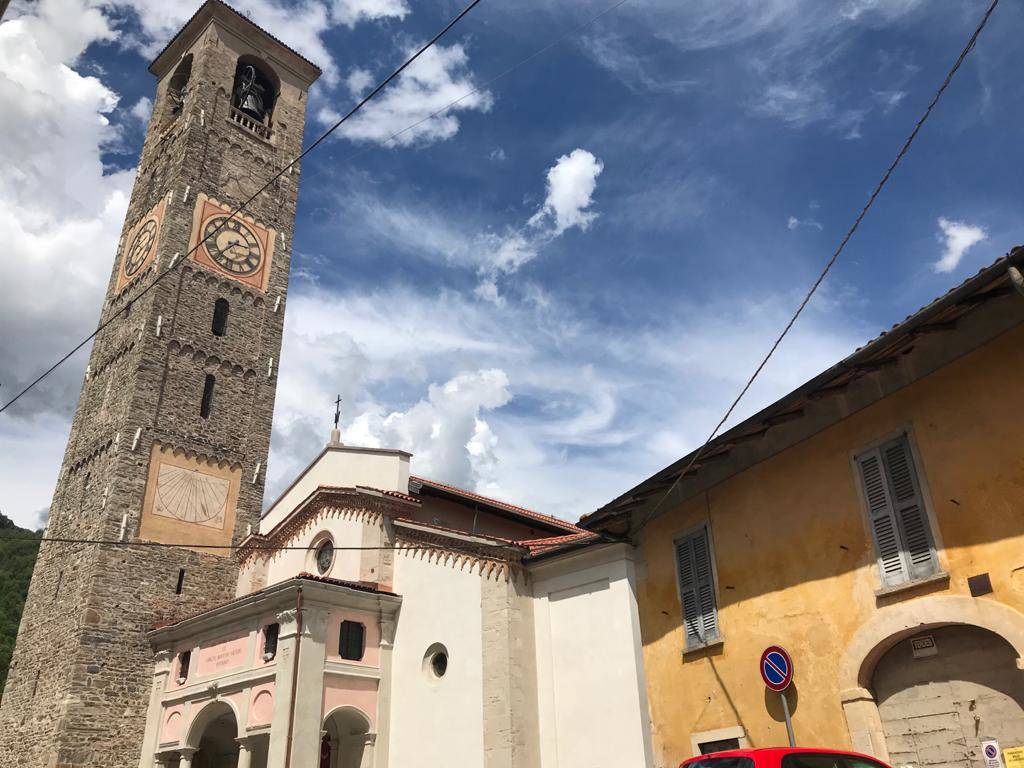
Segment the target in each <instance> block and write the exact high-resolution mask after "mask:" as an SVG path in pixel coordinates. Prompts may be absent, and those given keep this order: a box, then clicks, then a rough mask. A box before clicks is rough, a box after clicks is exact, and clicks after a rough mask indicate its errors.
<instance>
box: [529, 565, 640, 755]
mask: <svg viewBox="0 0 1024 768" xmlns="http://www.w3.org/2000/svg"><path fill="white" fill-rule="evenodd" d="M628 551H629V550H628V548H626V547H614V548H610V549H606V550H603V551H599V552H598V553H597V554H596V555H595V554H593V550H589V551H588V553H587V554H583V555H573V556H570V558H568V559H566V560H565V561H563V562H561V563H558V564H555V565H552V564H548V565H546V566H545V567H544V568H543V569H538V570H537V571H536V572H535V578H536V579H537V580H536V581H535V582H534V587H533V594H534V597H535V598H536V602H535V604H534V626H535V630H534V631H535V635H536V644H537V697H538V711H539V721H540V753H541V766H543V768H621V767H622V766H630V767H631V768H633V767H634V766H650V765H651V764H652V759H651V748H650V731H649V716H648V711H647V695H646V688H645V681H644V676H643V661H642V658H643V657H642V655H641V652H642V646H641V641H640V624H639V617H638V614H637V609H636V598H635V592H634V582H635V578H634V572H633V563H632V559H631V557H630V556H629V555H628Z"/></svg>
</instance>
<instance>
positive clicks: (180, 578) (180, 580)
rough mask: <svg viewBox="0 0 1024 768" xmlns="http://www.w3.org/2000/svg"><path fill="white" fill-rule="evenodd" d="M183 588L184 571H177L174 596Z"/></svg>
mask: <svg viewBox="0 0 1024 768" xmlns="http://www.w3.org/2000/svg"><path fill="white" fill-rule="evenodd" d="M184 586H185V569H184V568H179V569H178V586H176V587H175V588H174V594H176V595H180V594H181V590H182V588H183V587H184Z"/></svg>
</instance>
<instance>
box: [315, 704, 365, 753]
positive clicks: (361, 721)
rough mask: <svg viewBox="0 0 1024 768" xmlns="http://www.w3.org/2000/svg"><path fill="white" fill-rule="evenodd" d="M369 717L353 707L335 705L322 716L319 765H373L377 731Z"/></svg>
mask: <svg viewBox="0 0 1024 768" xmlns="http://www.w3.org/2000/svg"><path fill="white" fill-rule="evenodd" d="M371 725H372V724H371V723H370V718H369V717H367V716H366V714H365V713H364V712H362V711H361V710H359V709H356V708H355V707H338V708H337V709H335V710H333V711H332V712H331V713H330V714H328V715H327V717H326V718H324V728H323V731H322V737H323V740H322V741H321V744H320V768H372V766H373V745H374V741H375V740H376V734H374V733H371V732H370V729H371Z"/></svg>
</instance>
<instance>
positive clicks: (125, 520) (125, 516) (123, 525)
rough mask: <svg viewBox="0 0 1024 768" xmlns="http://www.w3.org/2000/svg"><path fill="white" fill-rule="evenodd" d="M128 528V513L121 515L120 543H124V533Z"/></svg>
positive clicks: (118, 537)
mask: <svg viewBox="0 0 1024 768" xmlns="http://www.w3.org/2000/svg"><path fill="white" fill-rule="evenodd" d="M127 527H128V513H127V512H125V513H124V514H123V515H121V531H120V533H118V534H117V540H118V541H124V532H125V529H126V528H127Z"/></svg>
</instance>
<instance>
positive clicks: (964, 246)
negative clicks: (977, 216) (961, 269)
mask: <svg viewBox="0 0 1024 768" xmlns="http://www.w3.org/2000/svg"><path fill="white" fill-rule="evenodd" d="M939 230H940V232H939V234H938V235H937V236H938V239H939V242H941V243H942V244H943V250H942V256H941V257H940V258H939V260H938V261H936V262H935V263H934V264H932V269H934V270H935V271H936V272H952V271H953V270H954V269H956V268H957V266H959V264H960V260H961V259H963V257H964V254H966V253H967V251H969V250H970V249H971V248H973V247H974V246H975V245H977V244H978V243H980V242H982V241H983V240H986V239H987V238H988V232H986V231H985V229H984V227H979V226H975V225H973V224H968V223H966V222H963V221H951V220H949V219H946V218H940V219H939Z"/></svg>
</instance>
